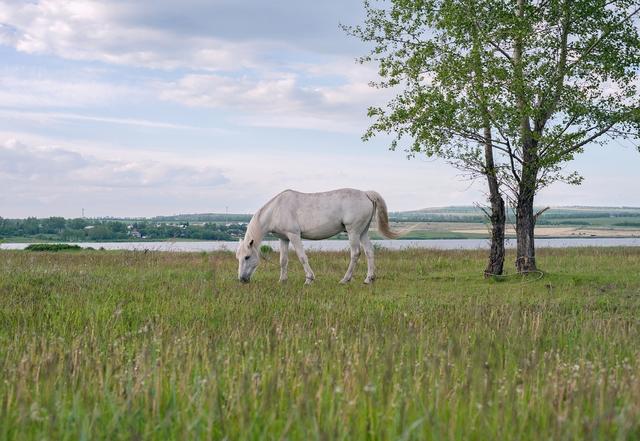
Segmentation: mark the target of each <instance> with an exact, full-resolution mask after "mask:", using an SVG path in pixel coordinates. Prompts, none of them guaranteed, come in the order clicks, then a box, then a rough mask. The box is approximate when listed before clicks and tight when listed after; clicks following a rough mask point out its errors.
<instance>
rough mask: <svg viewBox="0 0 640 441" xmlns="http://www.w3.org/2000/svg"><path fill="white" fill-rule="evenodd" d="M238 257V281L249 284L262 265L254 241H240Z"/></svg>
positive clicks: (237, 251)
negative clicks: (259, 264) (259, 265)
mask: <svg viewBox="0 0 640 441" xmlns="http://www.w3.org/2000/svg"><path fill="white" fill-rule="evenodd" d="M236 257H237V258H238V280H240V281H241V282H243V283H248V282H249V280H251V276H252V275H253V272H254V271H255V270H256V268H257V267H258V263H260V255H259V253H258V250H257V249H256V247H255V246H254V241H253V239H245V240H242V239H240V244H239V245H238V249H237V250H236Z"/></svg>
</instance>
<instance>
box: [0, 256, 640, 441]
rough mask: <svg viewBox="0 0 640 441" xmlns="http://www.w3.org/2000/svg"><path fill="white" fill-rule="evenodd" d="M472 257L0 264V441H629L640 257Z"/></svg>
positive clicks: (639, 356) (637, 379) (61, 259)
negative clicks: (499, 267) (372, 270)
mask: <svg viewBox="0 0 640 441" xmlns="http://www.w3.org/2000/svg"><path fill="white" fill-rule="evenodd" d="M483 254H484V253H482V252H475V251H471V252H470V251H458V252H456V251H428V250H407V251H401V252H398V251H379V252H378V253H377V257H378V259H377V264H378V268H379V270H378V276H379V279H378V280H377V281H376V283H375V284H374V285H373V286H371V287H370V286H365V285H363V284H362V279H363V278H364V271H365V265H364V264H363V262H361V263H360V265H359V267H358V274H357V280H354V282H352V284H350V285H347V286H341V285H338V284H337V282H338V280H339V279H340V278H341V277H342V274H343V272H344V271H345V269H346V264H347V255H346V253H310V261H311V265H312V266H313V268H314V270H315V272H316V275H317V277H318V280H317V282H316V283H315V284H314V285H312V286H310V287H303V286H302V282H303V280H304V275H303V273H302V271H301V270H300V268H299V264H298V262H296V261H295V258H294V256H293V255H292V256H291V258H292V261H291V263H290V271H291V274H290V280H289V283H288V284H286V285H279V284H278V282H277V279H278V267H277V264H276V263H275V262H276V261H277V258H276V259H273V258H272V259H271V262H274V263H267V264H263V265H262V266H261V267H260V268H259V269H258V272H257V273H256V275H255V277H254V280H253V281H252V283H251V284H248V285H240V284H238V283H237V281H236V279H235V276H236V265H237V264H236V261H235V259H234V256H233V255H232V254H231V253H223V252H219V253H213V254H212V253H202V254H197V253H192V254H187V253H160V252H148V253H144V252H133V251H129V252H105V251H93V252H84V251H81V252H75V253H46V252H45V253H28V252H21V251H1V252H0V372H2V381H0V439H12V440H13V439H55V440H77V439H91V440H94V439H109V440H119V439H122V440H129V439H145V440H146V439H157V440H166V439H225V438H226V439H232V440H236V439H255V440H258V439H292V440H298V439H300V440H307V439H318V440H334V439H342V440H358V439H371V440H373V439H382V440H386V439H393V440H409V439H415V440H417V439H427V440H438V439H446V440H510V439H514V440H515V439H517V440H539V439H562V440H582V439H602V440H613V439H621V440H624V439H629V440H631V439H638V438H640V376H639V375H638V372H640V327H639V325H640V323H639V317H640V271H638V268H639V264H640V249H638V248H618V249H602V248H600V249H568V250H551V249H545V250H539V264H540V266H541V267H542V268H543V269H544V270H545V271H546V274H545V277H544V278H542V279H540V280H538V279H537V278H536V277H535V276H530V277H529V278H524V279H523V278H522V277H520V276H513V277H507V278H506V279H497V280H483V279H482V278H481V277H480V274H481V273H482V269H483V265H484V255H483ZM508 260H509V261H513V256H512V255H509V256H508Z"/></svg>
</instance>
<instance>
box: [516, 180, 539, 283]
mask: <svg viewBox="0 0 640 441" xmlns="http://www.w3.org/2000/svg"><path fill="white" fill-rule="evenodd" d="M536 175H537V171H536V172H533V171H530V170H529V171H528V173H526V174H525V173H523V178H522V181H521V183H520V188H519V189H518V200H517V205H516V238H517V241H518V244H517V246H516V270H517V271H518V272H519V273H526V272H532V271H537V270H538V267H537V266H536V249H535V240H534V230H535V226H536V216H535V214H534V213H533V200H534V196H535V182H536Z"/></svg>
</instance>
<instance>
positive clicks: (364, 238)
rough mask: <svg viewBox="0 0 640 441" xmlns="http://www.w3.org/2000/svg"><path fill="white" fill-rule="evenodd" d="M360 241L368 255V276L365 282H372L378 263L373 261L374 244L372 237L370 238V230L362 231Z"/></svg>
mask: <svg viewBox="0 0 640 441" xmlns="http://www.w3.org/2000/svg"><path fill="white" fill-rule="evenodd" d="M360 242H362V248H364V254H365V256H367V277H366V278H365V279H364V283H371V282H373V281H374V279H375V278H376V264H375V262H374V261H373V245H372V244H371V239H369V232H368V231H365V232H364V233H362V235H361V236H360Z"/></svg>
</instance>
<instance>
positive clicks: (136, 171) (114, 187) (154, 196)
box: [0, 139, 228, 217]
mask: <svg viewBox="0 0 640 441" xmlns="http://www.w3.org/2000/svg"><path fill="white" fill-rule="evenodd" d="M114 156H115V155H113V153H112V157H111V158H100V157H97V156H92V155H89V154H86V153H81V152H79V151H74V150H69V149H65V148H58V147H34V146H28V145H25V144H22V143H20V142H19V141H17V140H15V139H14V140H6V141H5V142H3V143H0V187H1V188H3V191H2V193H1V194H0V207H2V209H1V210H2V212H0V215H1V216H4V217H9V216H12V215H13V216H23V215H26V214H40V215H45V214H46V213H50V214H62V215H70V210H72V209H71V208H70V207H76V206H77V204H79V203H80V204H84V206H88V207H91V208H92V209H93V212H94V213H95V212H97V211H100V212H101V214H103V215H106V214H111V213H114V212H116V213H119V214H124V213H126V212H136V211H138V210H139V207H144V206H145V205H148V201H149V200H154V201H155V202H154V206H155V209H156V210H158V211H160V212H162V211H164V210H162V209H161V202H160V201H162V200H163V198H164V200H165V201H166V202H167V203H168V204H175V203H176V200H179V199H181V198H183V199H186V198H188V197H190V196H191V195H193V194H198V195H200V197H206V195H207V194H208V195H211V192H212V189H215V188H216V187H219V186H221V185H224V184H226V183H227V181H228V179H227V177H226V176H225V175H224V174H223V172H222V171H221V170H220V169H219V168H216V167H213V166H210V165H204V166H195V165H184V164H173V163H171V162H160V161H157V160H153V159H149V160H129V159H128V158H126V156H121V157H115V158H114ZM34 210H39V212H36V213H34V212H33V211H34ZM109 211H111V213H109ZM42 212H44V213H42Z"/></svg>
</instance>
